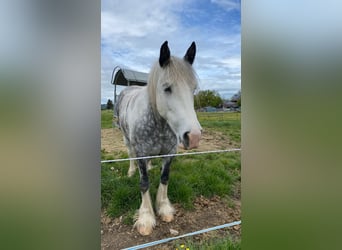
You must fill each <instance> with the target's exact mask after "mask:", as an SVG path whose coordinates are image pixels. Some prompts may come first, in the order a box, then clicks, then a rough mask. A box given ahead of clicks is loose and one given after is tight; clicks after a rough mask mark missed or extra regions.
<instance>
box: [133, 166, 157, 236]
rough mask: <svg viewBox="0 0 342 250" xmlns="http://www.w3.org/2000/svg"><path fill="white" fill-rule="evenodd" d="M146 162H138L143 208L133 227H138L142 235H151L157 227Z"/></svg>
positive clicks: (140, 209)
mask: <svg viewBox="0 0 342 250" xmlns="http://www.w3.org/2000/svg"><path fill="white" fill-rule="evenodd" d="M146 163H147V161H146V160H138V166H139V172H140V191H141V198H142V202H141V206H140V208H139V211H138V213H137V215H136V216H135V219H136V222H135V223H134V226H133V227H136V228H137V230H138V232H139V233H140V234H141V235H149V234H151V233H152V230H153V227H154V226H155V225H156V219H155V216H154V211H153V208H152V202H151V196H150V191H149V181H148V175H147V167H146V165H147V164H146Z"/></svg>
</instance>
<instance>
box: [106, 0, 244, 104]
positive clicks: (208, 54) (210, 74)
mask: <svg viewBox="0 0 342 250" xmlns="http://www.w3.org/2000/svg"><path fill="white" fill-rule="evenodd" d="M214 2H215V4H217V5H221V6H223V5H224V3H223V1H219V2H218V1H214ZM229 2H230V1H229ZM196 4H197V1H193V2H192V1H185V0H169V1H159V0H151V1H145V2H142V1H137V0H127V1H107V2H104V3H103V4H102V10H101V56H102V58H101V93H102V94H101V95H102V98H101V99H102V102H106V101H107V99H108V98H113V86H112V85H111V84H110V79H111V75H112V70H113V68H114V67H115V66H118V65H119V66H123V67H127V68H131V69H134V70H137V71H143V72H148V71H149V69H150V67H151V65H152V63H154V61H156V60H157V59H158V56H159V49H160V46H161V44H162V43H163V42H164V41H165V40H168V41H169V47H170V50H171V54H173V55H177V56H183V55H184V54H185V51H186V49H187V48H188V46H189V45H190V43H191V42H192V41H196V44H197V55H196V59H195V64H194V67H195V69H196V71H197V74H198V76H199V78H200V88H201V89H212V88H215V90H219V91H221V92H222V94H223V95H226V94H224V93H231V92H234V93H235V92H236V91H237V90H239V89H240V86H241V84H240V82H241V81H240V78H241V77H239V75H241V71H240V65H241V63H240V37H241V36H240V28H239V27H238V28H236V27H230V26H229V25H225V26H222V27H219V26H215V27H212V28H211V27H210V26H208V25H207V20H206V19H204V20H203V24H202V23H201V22H199V23H196V24H192V23H190V24H191V25H189V23H186V24H187V25H185V22H187V21H188V20H186V21H185V20H184V18H188V17H186V15H188V14H189V13H191V14H192V15H196V13H201V12H203V11H204V9H200V7H198V6H197V5H196ZM226 5H227V4H226ZM227 6H228V5H227ZM232 6H233V5H232ZM200 18H201V17H199V20H200ZM218 18H219V17H218ZM190 20H193V19H191V18H190ZM196 21H198V20H197V19H196ZM204 24H205V25H204ZM234 93H232V94H234ZM228 97H229V96H228Z"/></svg>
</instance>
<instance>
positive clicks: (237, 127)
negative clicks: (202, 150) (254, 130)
mask: <svg viewBox="0 0 342 250" xmlns="http://www.w3.org/2000/svg"><path fill="white" fill-rule="evenodd" d="M197 117H198V121H199V122H200V124H201V126H202V127H203V128H204V129H207V130H214V131H220V132H222V133H223V134H224V135H226V136H228V137H229V139H230V140H233V141H235V142H239V143H238V144H240V141H241V113H237V112H236V113H230V112H229V113H228V112H224V113H223V112H222V113H203V112H201V113H197Z"/></svg>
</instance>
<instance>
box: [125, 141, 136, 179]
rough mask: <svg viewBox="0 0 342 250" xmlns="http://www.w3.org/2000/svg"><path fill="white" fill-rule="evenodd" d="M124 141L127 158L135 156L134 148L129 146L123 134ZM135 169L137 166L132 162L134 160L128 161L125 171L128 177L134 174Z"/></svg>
mask: <svg viewBox="0 0 342 250" xmlns="http://www.w3.org/2000/svg"><path fill="white" fill-rule="evenodd" d="M124 142H125V145H126V147H127V151H128V157H129V158H133V157H135V154H134V150H133V149H132V148H131V145H130V143H129V141H128V139H126V137H125V136H124ZM136 169H137V168H136V166H135V164H134V160H130V161H129V169H128V173H127V175H128V177H132V176H133V175H134V174H135V171H136Z"/></svg>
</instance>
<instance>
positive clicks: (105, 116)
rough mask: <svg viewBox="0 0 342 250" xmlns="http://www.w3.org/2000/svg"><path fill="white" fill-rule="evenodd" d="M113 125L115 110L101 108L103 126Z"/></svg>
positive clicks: (109, 126)
mask: <svg viewBox="0 0 342 250" xmlns="http://www.w3.org/2000/svg"><path fill="white" fill-rule="evenodd" d="M112 127H113V110H111V109H105V110H101V128H112Z"/></svg>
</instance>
